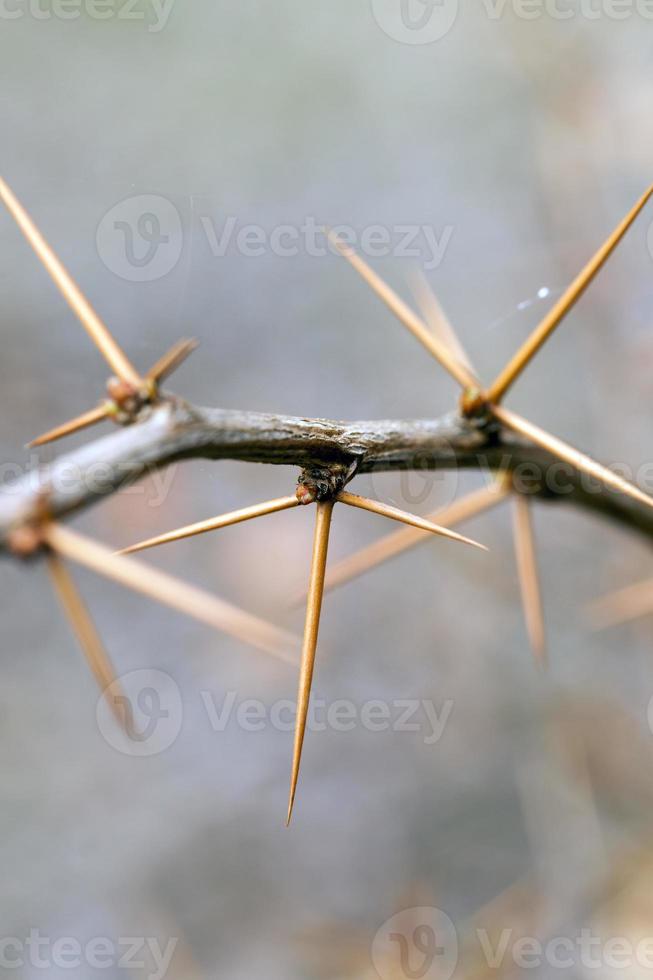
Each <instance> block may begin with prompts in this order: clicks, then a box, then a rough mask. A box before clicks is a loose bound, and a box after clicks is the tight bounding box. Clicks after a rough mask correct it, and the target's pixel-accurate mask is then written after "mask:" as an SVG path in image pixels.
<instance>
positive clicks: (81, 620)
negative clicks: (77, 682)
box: [47, 551, 124, 725]
mask: <svg viewBox="0 0 653 980" xmlns="http://www.w3.org/2000/svg"><path fill="white" fill-rule="evenodd" d="M47 563H48V571H49V573H50V578H51V579H52V584H53V585H54V588H55V591H56V593H57V595H58V597H59V601H60V602H61V605H62V606H63V610H64V612H65V614H66V617H67V619H68V621H69V622H70V625H71V626H72V629H73V632H74V633H75V635H76V637H77V640H78V642H79V645H80V647H81V649H82V652H83V654H84V656H85V657H86V661H87V663H88V665H89V667H90V668H91V671H92V673H93V676H94V677H95V680H96V681H97V684H98V686H99V688H100V691H101V692H102V694H103V695H104V697H105V699H106V701H107V704H108V705H109V707H110V708H111V711H112V712H113V714H114V715H115V717H116V719H117V721H119V722H120V724H121V725H122V724H123V720H124V719H123V717H122V716H121V714H120V712H119V711H118V702H117V700H116V696H117V695H120V688H119V684H118V680H117V675H116V672H115V670H114V668H113V664H112V663H111V661H110V659H109V656H108V654H107V652H106V650H105V649H104V646H103V644H102V640H101V639H100V636H99V634H98V632H97V630H96V628H95V625H94V623H93V620H92V619H91V617H90V615H89V613H88V610H87V608H86V606H85V604H84V601H83V600H82V597H81V596H80V594H79V592H78V590H77V586H76V585H75V582H74V581H73V578H72V576H71V574H70V572H69V571H68V569H67V568H66V566H65V565H64V563H63V562H62V561H61V559H60V558H58V557H57V555H56V554H54V552H52V551H50V552H48V555H47Z"/></svg>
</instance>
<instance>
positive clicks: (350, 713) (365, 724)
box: [97, 670, 454, 758]
mask: <svg viewBox="0 0 653 980" xmlns="http://www.w3.org/2000/svg"><path fill="white" fill-rule="evenodd" d="M199 698H200V701H199V706H200V711H201V713H202V714H203V715H204V716H205V718H206V720H207V722H208V725H207V732H208V733H209V734H220V733H222V732H225V731H226V730H227V728H228V727H229V726H230V725H234V726H236V727H237V728H238V729H239V730H240V731H243V732H249V733H259V732H264V731H266V730H269V729H273V730H275V731H279V732H292V731H294V729H295V719H296V715H297V707H296V704H295V702H294V701H290V700H283V699H282V700H278V701H274V702H273V703H272V704H266V703H265V702H264V701H261V700H259V699H256V698H240V697H239V695H238V693H237V692H236V691H229V692H227V694H225V695H223V696H221V697H220V698H217V697H216V696H215V695H214V694H213V692H211V691H206V690H205V691H200V692H199ZM453 707H454V703H453V701H451V700H447V701H444V702H443V703H442V704H441V705H440V707H437V706H436V705H435V704H434V703H433V701H429V700H425V699H417V698H394V699H393V700H391V701H385V700H382V699H374V700H370V701H365V702H363V703H362V704H356V703H355V702H353V701H350V700H347V699H345V698H340V699H338V700H335V701H331V702H328V701H326V700H325V699H323V698H319V697H313V698H311V703H310V706H309V712H308V721H307V727H308V728H309V730H310V731H314V732H325V731H334V732H351V731H353V730H354V729H356V728H361V729H363V730H365V731H368V732H389V731H392V732H408V733H412V734H417V735H421V737H422V741H423V742H424V744H425V745H428V746H432V745H436V744H437V743H438V742H439V741H440V739H441V738H442V736H443V734H444V730H445V728H446V726H447V724H448V722H449V719H450V718H451V714H452V711H453ZM114 711H117V712H118V714H119V715H120V716H121V720H122V722H123V724H122V727H121V726H119V725H117V724H116V721H115V718H114V715H113V712H114ZM183 721H184V707H183V702H182V697H181V692H180V690H179V687H178V685H177V683H176V682H175V681H174V680H173V678H172V677H170V675H169V674H166V673H164V671H162V670H134V671H131V672H130V673H128V674H125V675H124V676H122V677H120V678H118V679H117V680H116V681H114V683H113V684H111V686H110V687H109V688H107V690H106V691H105V692H104V694H103V696H102V697H101V698H100V699H99V701H98V704H97V722H98V728H99V729H100V732H101V734H102V735H103V737H104V738H105V740H106V741H107V742H108V744H109V745H111V746H112V747H113V748H114V749H116V750H117V751H118V752H121V753H122V754H123V755H129V756H135V757H140V758H142V757H144V756H152V755H159V754H160V753H161V752H164V751H165V750H166V749H168V748H169V747H170V746H171V745H172V744H173V743H174V742H175V741H176V740H177V738H178V737H179V735H180V734H181V731H182V727H183Z"/></svg>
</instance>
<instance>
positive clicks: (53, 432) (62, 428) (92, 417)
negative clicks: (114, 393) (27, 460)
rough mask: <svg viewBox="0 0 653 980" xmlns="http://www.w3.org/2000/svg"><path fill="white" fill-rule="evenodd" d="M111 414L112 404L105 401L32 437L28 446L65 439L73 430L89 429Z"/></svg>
mask: <svg viewBox="0 0 653 980" xmlns="http://www.w3.org/2000/svg"><path fill="white" fill-rule="evenodd" d="M110 414H111V406H110V404H109V403H108V402H105V403H104V404H103V405H98V406H97V408H92V409H91V410H90V412H84V414H83V415H78V416H77V418H75V419H71V420H70V422H64V424H63V425H59V426H57V428H56V429H50V431H49V432H44V433H43V435H42V436H39V437H38V438H37V439H32V441H31V442H28V443H27V448H28V449H34V448H35V447H36V446H44V445H45V444H46V443H48V442H55V441H56V440H57V439H63V438H64V436H70V435H72V434H73V432H79V431H80V430H81V429H87V428H88V427H89V426H90V425H97V423H98V422H103V421H104V419H106V418H108V417H109V415H110Z"/></svg>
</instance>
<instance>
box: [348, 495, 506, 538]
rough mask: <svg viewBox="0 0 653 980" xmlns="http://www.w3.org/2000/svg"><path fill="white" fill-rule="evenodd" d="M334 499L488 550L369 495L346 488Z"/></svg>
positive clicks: (440, 526) (455, 533) (454, 532)
mask: <svg viewBox="0 0 653 980" xmlns="http://www.w3.org/2000/svg"><path fill="white" fill-rule="evenodd" d="M336 499H337V500H339V501H340V502H341V503H343V504H348V505H349V506H350V507H359V508H360V509H361V510H368V511H370V513H372V514H379V515H380V516H381V517H389V518H390V520H392V521H399V522H400V523H401V524H408V525H410V527H416V528H419V530H420V531H430V532H431V534H439V535H441V536H442V537H443V538H450V539H451V540H452V541H459V542H460V543H461V544H470V545H472V547H474V548H480V549H481V551H487V550H488V549H487V548H486V547H485V545H484V544H479V542H478V541H473V540H472V538H465V537H464V536H463V535H462V534H458V533H457V532H456V531H450V530H449V528H446V527H442V525H440V524H433V522H432V521H429V520H426V518H424V517H416V516H415V514H409V513H408V511H405V510H400V509H399V508H398V507H391V506H390V505H389V504H382V503H381V502H380V501H378V500H370V499H369V497H359V496H358V494H355V493H348V492H347V491H346V490H342V491H341V492H340V493H339V494H338V496H337V498H336Z"/></svg>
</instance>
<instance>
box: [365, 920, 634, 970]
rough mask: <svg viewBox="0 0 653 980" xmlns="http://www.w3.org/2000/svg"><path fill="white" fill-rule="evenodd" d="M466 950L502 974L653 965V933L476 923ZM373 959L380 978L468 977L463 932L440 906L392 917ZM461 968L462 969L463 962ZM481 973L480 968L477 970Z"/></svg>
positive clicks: (467, 936) (376, 939)
mask: <svg viewBox="0 0 653 980" xmlns="http://www.w3.org/2000/svg"><path fill="white" fill-rule="evenodd" d="M464 948H465V955H466V956H469V957H470V959H471V960H472V961H473V962H474V964H475V966H476V967H477V966H478V963H479V962H483V963H485V965H486V966H487V967H488V970H492V971H501V972H502V973H506V972H510V971H514V969H515V968H517V969H519V970H541V969H542V968H546V967H548V968H551V969H554V970H565V971H570V970H585V971H597V970H624V971H626V970H628V971H632V970H651V969H653V935H652V936H642V935H641V934H638V937H637V941H633V939H632V938H629V937H628V936H605V935H601V934H599V933H597V932H596V931H595V930H594V929H592V928H590V927H583V928H581V929H580V930H579V931H578V932H577V933H575V934H572V935H566V936H561V935H558V936H549V937H546V938H543V937H538V936H528V935H524V934H523V933H520V932H518V931H517V930H515V929H513V928H511V927H506V928H503V929H496V928H494V929H493V930H492V931H491V932H490V931H489V930H487V929H483V928H476V929H474V930H473V931H470V932H466V934H465V943H464ZM370 952H371V959H372V964H373V966H374V968H375V970H376V972H377V973H378V975H379V976H380V977H381V980H436V978H437V980H450V978H451V977H452V976H454V974H456V975H460V976H461V977H464V976H465V975H467V970H466V969H465V968H464V967H465V963H460V964H459V947H458V932H457V930H456V927H455V925H454V923H453V921H452V920H451V919H450V918H449V916H448V915H447V914H446V912H443V911H442V910H441V909H438V908H431V907H420V908H412V909H405V910H404V911H402V912H399V913H398V914H397V915H394V916H392V918H391V919H388V921H387V922H384V924H383V925H382V926H381V928H380V929H379V930H378V932H377V933H376V936H375V937H374V940H373V942H372V947H371V951H370ZM459 965H460V970H459V971H458V966H459ZM474 972H476V971H474Z"/></svg>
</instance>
